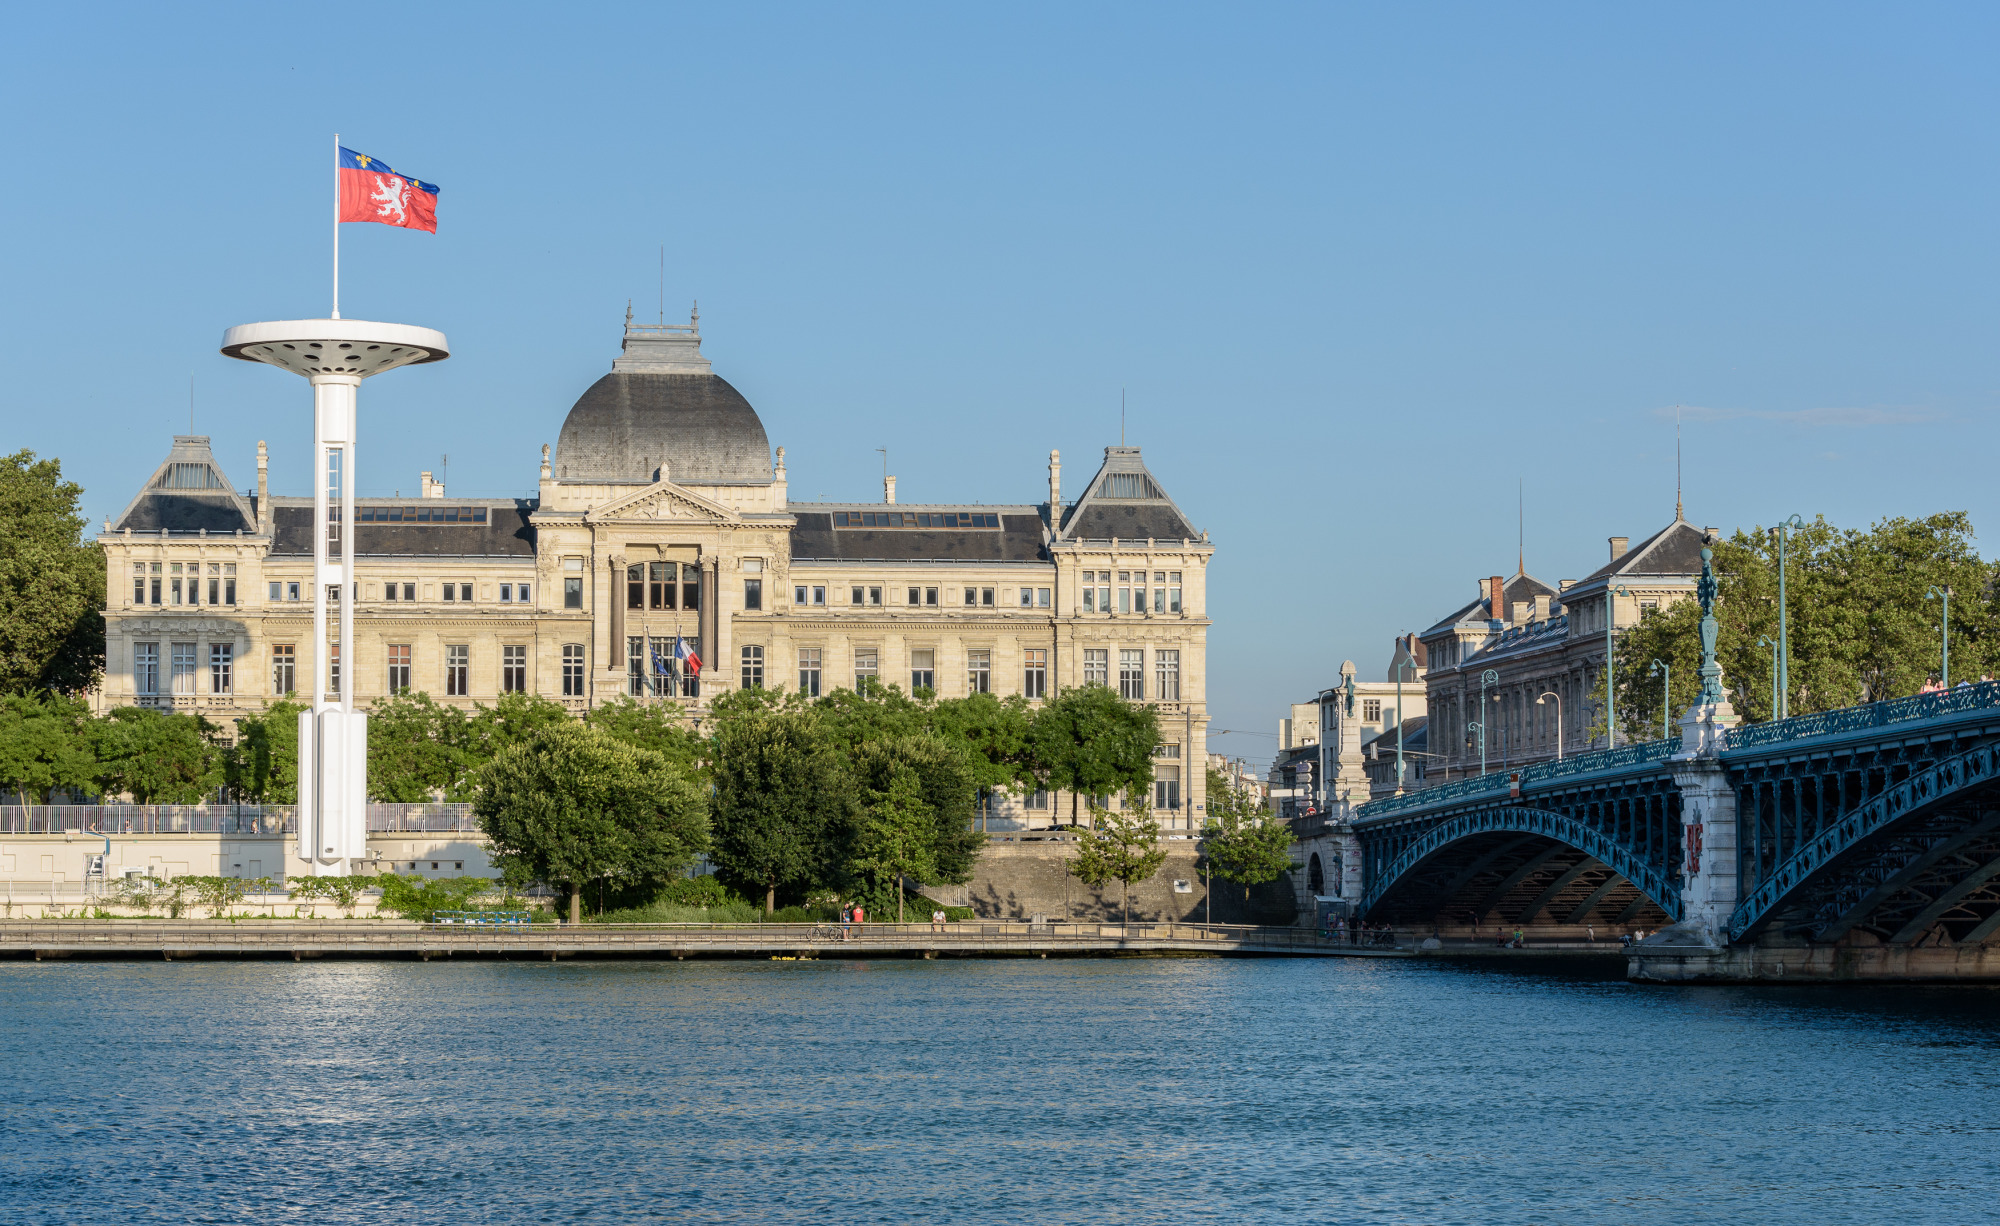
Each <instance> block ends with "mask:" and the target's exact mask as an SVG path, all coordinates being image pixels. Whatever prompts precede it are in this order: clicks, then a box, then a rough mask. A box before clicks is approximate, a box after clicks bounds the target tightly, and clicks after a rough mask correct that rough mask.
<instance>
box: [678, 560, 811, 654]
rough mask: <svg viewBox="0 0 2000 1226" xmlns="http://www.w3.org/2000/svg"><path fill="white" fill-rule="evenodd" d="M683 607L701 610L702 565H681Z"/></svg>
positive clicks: (696, 610)
mask: <svg viewBox="0 0 2000 1226" xmlns="http://www.w3.org/2000/svg"><path fill="white" fill-rule="evenodd" d="M820 603H822V604H824V603H826V602H825V601H821V602H820ZM681 608H683V609H685V610H686V611H688V612H689V613H698V612H700V611H701V567H699V566H695V565H692V564H690V565H687V566H683V567H681ZM688 642H689V643H692V642H694V640H693V639H689V640H688Z"/></svg>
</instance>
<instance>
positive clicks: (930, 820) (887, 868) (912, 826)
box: [848, 762, 937, 924]
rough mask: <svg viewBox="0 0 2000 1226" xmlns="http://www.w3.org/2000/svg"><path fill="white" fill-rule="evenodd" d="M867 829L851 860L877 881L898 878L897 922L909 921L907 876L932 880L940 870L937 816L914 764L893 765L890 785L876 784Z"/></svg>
mask: <svg viewBox="0 0 2000 1226" xmlns="http://www.w3.org/2000/svg"><path fill="white" fill-rule="evenodd" d="M867 796H868V800H867V803H866V805H865V807H864V809H863V813H862V819H861V828H860V830H859V831H858V832H857V834H856V836H855V839H854V852H853V855H852V857H851V859H850V860H849V861H848V863H849V864H850V866H852V868H853V869H854V870H856V871H857V872H859V873H861V874H864V875H867V876H872V877H873V878H875V880H876V881H878V882H880V881H884V880H893V881H894V882H895V883H896V922H897V923H899V924H900V923H902V922H903V879H904V878H905V877H915V878H916V879H917V880H919V881H928V880H930V879H931V877H933V876H934V875H935V874H936V873H937V861H936V860H935V859H934V858H933V856H932V844H933V843H934V842H935V839H936V833H937V822H936V815H935V814H934V813H933V811H932V810H931V807H930V806H929V805H928V804H926V803H925V801H924V792H923V782H922V780H921V779H919V778H918V777H917V772H916V770H915V769H914V768H912V767H910V766H907V765H905V764H903V763H900V762H897V763H892V764H891V765H890V766H889V779H888V786H887V787H885V788H881V789H876V788H870V789H869V790H868V793H867Z"/></svg>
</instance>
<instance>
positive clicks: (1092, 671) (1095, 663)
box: [1083, 647, 1111, 685]
mask: <svg viewBox="0 0 2000 1226" xmlns="http://www.w3.org/2000/svg"><path fill="white" fill-rule="evenodd" d="M1110 657H1111V653H1110V652H1109V651H1108V650H1106V649H1105V648H1103V647H1086V648H1084V649H1083V683H1084V684H1085V685H1110V684H1111V660H1110Z"/></svg>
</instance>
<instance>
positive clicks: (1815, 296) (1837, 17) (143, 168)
mask: <svg viewBox="0 0 2000 1226" xmlns="http://www.w3.org/2000/svg"><path fill="white" fill-rule="evenodd" d="M274 18H275V19H274ZM1996 34H2000V10H1995V9H1993V8H1992V7H1991V6H1977V5H1965V6H1952V5H1944V4H1939V5H1924V6H1907V5H1905V6H1872V7H1870V6H1859V5H1837V4H1813V5H1809V6H1808V5H1781V4H1771V5H1758V6H1746V5H1737V4H1728V5H1724V4H1715V5H1701V4H1679V5H1671V6H1665V5H1660V6H1638V5H1594V4H1570V5H1557V4H1528V3H1524V4H1512V5H1491V4H1473V5H1453V4H1422V5H1387V4H1384V5H1370V6H1348V5H1336V4H1313V5H1303V6H1286V5H1215V6H1191V5H1174V4H1162V3H1147V4H1131V5H1120V4H1089V5H1077V4H1050V5H1038V4H1009V5H1004V6H1001V5H985V6H974V5H916V4H912V5H890V4H874V5H859V4H857V5H847V6H829V5H804V4H798V5H755V4H741V5H726V6H723V5H699V6H696V5H669V4H650V5H645V6H634V7H617V6H610V5H564V6H549V5H537V6H511V5H507V4H481V5H477V6H474V5H459V6H450V5H447V6H429V7H413V8H411V9H409V10H407V11H405V10H397V11H396V13H395V16H394V17H393V19H390V18H388V17H386V16H384V15H382V14H373V13H362V12H360V11H359V10H355V11H348V10H339V9H328V8H321V9H297V10H293V11H290V12H289V13H288V14H281V13H278V12H276V11H274V10H271V9H270V8H269V7H268V6H244V7H229V6H212V7H205V8H204V7H194V6H188V7H181V6H120V5H115V4H114V5H98V6H91V7H89V8H70V7H67V6H56V5H47V6H38V7H29V8H22V9H20V10H17V11H15V12H14V13H13V15H12V16H11V18H10V23H9V35H10V38H9V41H10V43H11V44H12V45H13V46H14V48H15V54H13V55H10V57H9V68H8V72H7V73H6V74H5V75H4V76H3V77H0V106H4V109H5V113H7V114H8V115H10V116H12V117H13V119H12V122H11V123H10V124H9V133H8V137H9V140H8V144H9V147H10V148H9V159H8V160H9V163H10V165H12V166H13V167H14V172H13V174H12V176H11V180H12V183H13V189H12V190H10V191H7V192H4V193H0V234H4V235H5V236H6V237H5V238H4V239H0V287H4V290H0V325H4V328H5V335H6V336H7V337H8V340H9V342H10V343H8V344H7V345H6V346H5V349H4V352H0V373H4V379H0V422H4V436H0V448H4V449H5V450H6V451H8V452H12V451H15V450H18V449H20V448H28V449H31V450H33V451H34V452H36V453H37V454H40V455H44V456H55V457H59V458H60V459H61V461H62V464H63V469H64V472H65V473H66V474H67V475H69V476H70V477H71V478H72V479H74V480H76V481H78V482H80V483H81V484H82V485H83V486H84V489H85V494H84V505H85V509H86V511H87V512H88V514H89V515H90V517H91V520H92V522H93V524H95V523H97V522H99V521H101V520H103V519H105V518H107V517H110V516H115V515H116V514H118V512H119V511H120V510H121V509H122V508H123V507H124V505H125V503H126V502H127V501H128V500H129V499H130V498H131V496H132V495H133V494H134V493H135V492H136V490H137V488H138V486H139V484H140V483H141V482H143V481H144V480H145V478H146V477H147V476H148V475H150V473H151V472H152V470H153V468H154V466H155V465H157V464H158V463H159V462H160V460H161V459H163V458H164V456H165V454H166V451H167V448H168V446H169V443H170V440H171V436H172V435H173V434H175V433H178V432H182V431H185V430H187V429H188V424H189V400H190V391H189V389H190V379H192V381H193V382H192V386H193V396H192V399H193V415H194V428H195V430H196V431H197V432H198V433H203V434H208V435H211V436H212V437H213V438H214V441H215V448H216V452H217V455H218V458H219V460H220V462H221V464H222V466H223V468H224V471H225V472H227V473H228V475H229V477H230V479H231V480H232V481H233V482H234V483H235V484H237V485H238V486H239V487H242V486H248V485H250V484H252V483H253V482H254V481H255V475H256V466H255V460H254V456H255V452H256V444H257V440H259V439H268V440H269V442H270V446H271V450H272V481H273V486H274V488H275V489H276V490H277V491H278V492H280V493H295V494H303V493H305V492H306V491H307V489H308V485H309V481H308V478H309V473H310V460H309V457H308V454H307V451H306V448H307V447H308V445H309V434H310V395H309V393H308V391H307V389H306V388H305V387H304V386H303V384H302V383H301V382H300V381H299V380H297V379H296V378H295V377H293V376H289V375H286V374H283V373H282V372H278V371H275V370H271V369H268V368H264V367H259V366H253V365H250V364H247V363H240V362H234V361H230V360H228V359H225V358H222V357H220V356H219V355H218V353H217V346H218V344H219V341H220V338H221V334H222V331H223V329H225V328H226V327H228V326H229V325H231V324H236V323H245V322H250V321H254V320H262V319H288V318H299V317H309V316H324V315H325V314H326V312H327V310H328V306H329V294H330V284H329V283H330V279H331V278H330V269H331V246H332V230H333V224H332V220H331V218H332V211H331V210H332V173H331V172H332V149H331V145H332V141H333V134H334V133H335V132H339V133H340V134H341V135H342V140H343V143H345V144H347V145H348V146H350V147H352V148H355V149H357V150H360V151H361V152H364V153H367V154H370V155H372V156H374V157H377V158H380V159H382V160H383V161H386V162H388V163H389V164H391V165H393V166H394V167H396V168H397V169H398V170H401V171H404V172H406V173H409V174H413V175H416V176H419V177H421V178H423V179H425V180H426V181H429V182H432V183H436V184H439V185H440V186H441V187H442V188H443V193H442V195H441V198H440V203H439V210H438V213H439V231H438V233H437V234H436V235H435V236H433V235H429V234H422V233H417V232H413V231H405V230H400V229H391V228H388V227H383V226H369V225H349V226H345V227H343V234H342V236H341V251H342V272H341V292H342V297H341V309H342V313H343V314H344V315H347V316H349V317H353V318H366V319H380V320H389V321H395V322H403V323H414V324H422V325H425V326H428V327H434V328H438V329H440V330H442V331H443V332H445V333H446V335H447V336H448V337H449V338H450V340H451V346H452V356H451V359H450V360H449V361H447V362H443V363H439V364H436V365H433V366H427V367H423V368H419V369H411V370H405V371H400V372H397V373H395V374H394V375H393V376H392V377H388V378H383V379H379V380H374V381H371V382H370V383H369V385H368V386H367V387H366V389H365V391H364V396H363V402H362V412H363V426H362V431H363V433H362V440H363V447H364V448H365V450H363V451H362V452H361V453H360V462H361V476H360V484H361V491H360V492H361V493H362V494H364V495H371V496H372V495H389V494H393V493H397V492H399V491H400V492H402V493H404V494H406V495H407V494H409V493H410V492H412V491H413V490H414V489H415V488H416V486H417V473H418V471H419V470H420V469H426V468H431V469H436V468H440V467H446V468H447V471H448V479H449V484H450V490H451V492H452V493H453V494H454V495H516V494H522V493H528V492H531V491H532V490H533V488H534V484H535V473H536V465H537V462H538V460H539V455H540V448H541V445H542V444H543V443H553V442H554V441H555V438H556V434H557V431H558V430H559V429H560V427H561V424H562V419H563V416H564V414H565V413H566V412H567V411H568V408H569V406H570V404H571V403H572V402H573V401H574V400H575V399H576V397H577V396H578V395H580V394H581V393H582V391H583V390H584V389H585V388H586V387H588V386H589V384H590V383H591V382H592V381H593V380H595V379H596V378H597V377H598V376H599V375H601V374H603V373H605V372H606V371H607V370H608V369H609V366H610V362H611V360H612V358H613V357H615V356H616V355H617V352H618V342H619V336H620V329H621V325H622V320H623V316H624V312H625V309H626V303H627V301H628V300H630V301H631V302H632V303H633V306H634V310H635V311H636V312H637V313H638V315H639V317H640V318H641V319H642V320H643V319H645V318H647V317H652V318H658V317H659V315H660V314H661V312H662V310H664V313H665V315H666V317H667V318H668V319H669V320H676V321H677V320H681V319H684V318H685V317H686V315H687V312H688V310H689V306H690V304H691V302H693V301H695V300H697V299H698V300H699V302H700V304H701V321H702V336H703V349H704V352H705V353H706V354H707V355H708V356H709V357H710V358H711V359H712V360H713V362H714V364H715V370H716V372H717V373H718V374H721V375H723V376H724V377H725V378H727V379H728V380H729V381H730V382H731V383H733V384H734V385H735V386H736V387H737V388H738V389H739V390H741V391H742V392H743V393H744V394H745V395H746V396H747V397H748V398H749V400H750V401H751V403H752V404H753V405H755V406H756V407H757V409H758V412H759V414H760V415H761V416H762V418H763V420H764V423H765V427H766V430H767V431H768V433H769V434H770V437H771V441H772V442H773V443H774V444H779V445H783V446H785V448H786V456H787V461H788V464H789V469H790V477H791V492H792V496H793V497H794V499H798V500H814V499H819V498H822V497H824V498H827V499H846V500H861V501H872V500H874V499H876V498H879V497H880V476H881V461H880V458H879V457H878V456H877V454H876V450H875V449H876V448H878V447H886V448H887V449H888V451H889V461H890V468H891V470H892V471H893V472H895V473H896V475H897V477H898V484H899V489H898V493H899V497H900V498H901V499H902V500H903V501H908V502H931V501H934V502H953V501H965V502H974V501H984V502H1034V501H1039V500H1040V499H1041V497H1042V496H1043V494H1044V491H1045V489H1046V468H1045V466H1046V462H1047V455H1048V452H1049V450H1050V449H1051V448H1058V449H1060V450H1061V451H1062V453H1063V463H1064V477H1065V483H1066V492H1068V493H1070V494H1071V495H1074V494H1075V493H1077V492H1080V490H1081V489H1082V488H1083V484H1084V482H1085V481H1087V480H1088V478H1089V476H1090V474H1091V473H1092V472H1094V471H1095V469H1096V466H1097V464H1098V462H1099V461H1100V459H1101V457H1102V450H1101V449H1102V448H1103V447H1105V446H1107V445H1113V444H1116V443H1117V442H1118V441H1119V434H1120V403H1121V399H1122V401H1123V403H1124V404H1125V406H1126V408H1125V423H1124V427H1123V428H1124V432H1125V437H1126V438H1127V439H1128V440H1129V441H1130V442H1131V443H1133V444H1136V445H1138V446H1140V447H1142V448H1143V449H1144V453H1145V457H1146V461H1147V464H1148V465H1149V467H1150V468H1151V469H1152V471H1153V472H1154V474H1155V475H1156V476H1157V477H1158V478H1159V479H1160V481H1161V482H1162V483H1163V484H1164V485H1165V486H1166V488H1167V490H1168V492H1169V493H1171V494H1172V495H1173V497H1174V498H1175V499H1176V501H1178V502H1179V504H1180V505H1181V507H1182V508H1183V509H1184V510H1185V511H1186V512H1187V513H1188V515H1189V516H1190V518H1192V519H1193V521H1194V522H1195V525H1196V526H1197V527H1198V528H1201V529H1204V530H1206V531H1207V532H1208V533H1209V534H1210V537H1211V539H1212V540H1213V541H1214V543H1215V546H1216V553H1215V558H1214V562H1213V564H1212V566H1211V569H1210V573H1209V611H1210V615H1211V617H1212V618H1213V620H1214V627H1213V630H1212V631H1211V636H1210V640H1209V653H1208V669H1209V701H1210V709H1211V730H1212V731H1211V746H1212V747H1213V748H1218V749H1224V750H1227V751H1228V752H1231V753H1235V754H1242V755H1244V756H1247V757H1251V758H1252V759H1258V758H1267V757H1268V755H1269V754H1270V752H1271V751H1272V749H1273V748H1274V745H1275V742H1274V741H1273V739H1272V735H1271V734H1272V733H1273V732H1274V731H1275V725H1276V721H1277V720H1278V719H1279V718H1280V717H1282V716H1283V715H1285V714H1286V711H1285V706H1286V704H1288V703H1290V702H1293V701H1302V700H1305V699H1306V698H1308V697H1310V696H1311V695H1312V694H1314V693H1316V692H1317V691H1318V690H1319V689H1321V688H1322V687H1324V686H1327V685H1330V684H1332V683H1333V682H1334V681H1335V679H1336V678H1337V674H1338V669H1339V666H1340V662H1341V661H1342V660H1343V659H1353V660H1354V661H1356V663H1357V665H1358V666H1359V667H1360V668H1361V670H1362V673H1363V675H1364V677H1366V676H1384V675H1386V668H1387V662H1388V658H1389V653H1390V642H1391V639H1392V637H1393V636H1394V635H1396V634H1398V633H1401V632H1405V631H1410V630H1421V629H1423V628H1425V627H1427V626H1429V625H1431V624H1433V623H1434V622H1435V621H1437V620H1438V618H1440V617H1441V616H1443V615H1445V614H1447V613H1449V612H1451V611H1452V610H1454V609H1455V608H1457V607H1458V606H1460V605H1462V604H1464V603H1465V602H1467V601H1468V600H1470V599H1472V597H1473V596H1474V594H1475V591H1474V583H1475V581H1476V580H1477V579H1478V577H1480V576H1483V575H1488V574H1494V573H1503V572H1504V573H1511V572H1512V571H1513V569H1514V567H1515V563H1516V559H1517V550H1520V551H1523V552H1524V553H1525V559H1526V565H1527V569H1528V571H1529V573H1531V574H1534V575H1536V576H1538V577H1540V578H1542V579H1544V580H1547V581H1551V582H1553V581H1555V580H1558V579H1564V578H1580V577H1582V576H1583V575H1585V574H1588V573H1589V572H1590V571H1591V570H1593V569H1595V568H1596V567H1597V566H1598V565H1600V564H1601V563H1602V562H1603V561H1604V560H1605V558H1606V557H1607V556H1608V554H1607V549H1606V544H1605V540H1606V538H1607V537H1609V536H1629V537H1631V538H1633V539H1634V540H1635V541H1636V540H1638V539H1639V538H1642V537H1644V536H1645V535H1647V534H1649V533H1651V532H1653V531H1655V530H1657V529H1658V528H1660V527H1662V526H1664V525H1665V524H1666V523H1667V522H1669V521H1670V520H1671V518H1672V515H1673V508H1674V496H1675V473H1676V461H1675V455H1676V451H1675V421H1676V415H1677V414H1678V416H1679V419H1680V423H1681V426H1680V429H1681V433H1682V439H1683V455H1684V458H1683V461H1682V466H1681V470H1682V473H1683V480H1684V485H1685V499H1686V505H1687V515H1688V518H1689V519H1690V520H1692V521H1694V522H1696V523H1699V524H1707V525H1713V526H1715V527H1717V528H1720V529H1723V530H1725V531H1727V530H1730V529H1733V528H1737V527H1746V528H1747V527H1751V526H1754V525H1759V524H1769V523H1772V522H1774V521H1776V520H1777V519H1780V518H1782V517H1784V516H1788V515H1790V514H1793V513H1800V514H1803V515H1805V516H1807V517H1808V518H1810V517H1811V516H1813V515H1817V514H1823V515H1825V516H1827V517H1828V518H1829V519H1830V520H1832V521H1834V522H1835V523H1837V524H1841V525H1844V526H1856V527H1859V526H1865V525H1867V524H1868V523H1871V522H1873V521H1876V520H1879V519H1882V518H1884V517H1888V516H1899V515H1902V516H1915V515H1925V514H1930V513H1932V512H1936V511H1942V510H1965V511H1968V512H1970V513H1971V515H1972V517H1973V521H1974V523H1975V525H1977V526H1978V527H1980V528H1982V529H1987V530H1989V531H1991V530H1993V529H1994V528H1995V526H1996V525H2000V486H1996V483H1995V482H1994V481H1992V480H1991V479H1990V477H1989V476H1988V475H1986V474H1988V473H1989V471H1990V470H1989V469H1988V465H1989V464H1991V463H1992V462H1993V457H1994V456H1995V455H1996V446H1995V445H1996V443H2000V427H1996V425H1995V421H1994V414H1993V407H1994V404H1995V400H1996V387H1997V386H2000V372H1996V370H1995V361H1994V348H1993V341H1992V338H1993V335H1994V326H1995V323H1996V319H1995V316H1996V286H1997V285H2000V279H1997V278H1996V276H1995V273H1996V271H1997V270H1996V267H1995V264H1996V260H1995V255H1994V244H1993V237H1994V226H1995V221H1994V218H1995V217H1996V210H1995V208H1994V195H1995V187H1996V164H1995V140H1994V125H1995V116H1996V115H2000V109H1997V108H1996V106H1995V103H1996V97H1995V95H1996V92H2000V74H1995V73H1994V72H1993V71H1992V65H1991V55H1990V49H1991V48H1992V46H1993V45H1994V42H1995V35H1996ZM662 247H664V277H663V274H662ZM663 279H664V290H663V289H662V280H663ZM663 299H664V302H663ZM446 455H448V456H449V457H450V458H449V462H448V466H447V465H446V464H445V462H444V461H442V460H441V457H443V456H446ZM1517 498H1518V502H1517ZM1517 517H1518V518H1517ZM1517 531H1518V533H1519V539H1518V540H1517ZM1988 552H1989V553H1991V552H1992V549H1991V548H1990V547H1989V548H1988ZM1223 730H1233V731H1230V732H1229V733H1228V734H1227V735H1224V734H1223Z"/></svg>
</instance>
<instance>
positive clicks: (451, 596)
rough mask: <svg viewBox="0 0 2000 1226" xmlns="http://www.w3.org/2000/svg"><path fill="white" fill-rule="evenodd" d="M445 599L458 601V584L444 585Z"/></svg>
mask: <svg viewBox="0 0 2000 1226" xmlns="http://www.w3.org/2000/svg"><path fill="white" fill-rule="evenodd" d="M444 598H445V599H446V600H457V599H458V585H457V584H456V583H447V584H445V585H444Z"/></svg>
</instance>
